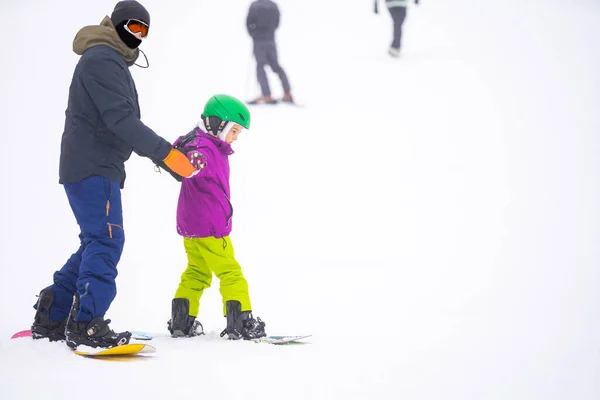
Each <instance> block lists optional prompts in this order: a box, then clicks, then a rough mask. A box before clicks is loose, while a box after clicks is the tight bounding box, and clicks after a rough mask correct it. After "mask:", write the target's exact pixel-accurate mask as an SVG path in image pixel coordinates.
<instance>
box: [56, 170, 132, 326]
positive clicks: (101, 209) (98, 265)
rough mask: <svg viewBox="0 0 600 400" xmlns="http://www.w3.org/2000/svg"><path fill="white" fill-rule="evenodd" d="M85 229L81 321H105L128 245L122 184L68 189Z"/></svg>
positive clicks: (90, 182)
mask: <svg viewBox="0 0 600 400" xmlns="http://www.w3.org/2000/svg"><path fill="white" fill-rule="evenodd" d="M65 188H66V191H67V196H68V197H69V203H70V204H71V208H72V210H73V213H74V214H75V218H76V219H77V223H78V224H79V227H80V228H81V234H82V247H83V252H82V254H81V264H80V267H79V279H78V280H77V292H78V294H79V312H78V314H77V316H76V320H77V321H91V320H92V319H94V318H96V317H100V318H103V317H104V314H105V313H106V311H107V310H108V308H109V307H110V304H111V303H112V301H113V299H114V298H115V296H116V284H115V279H116V277H117V264H118V262H119V260H120V258H121V254H122V252H123V246H124V244H125V232H124V230H123V211H122V208H121V189H120V185H119V182H116V181H111V180H109V179H107V178H104V177H100V176H93V177H90V178H87V179H84V180H83V181H80V182H76V183H72V184H68V185H65Z"/></svg>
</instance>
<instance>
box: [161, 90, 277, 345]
mask: <svg viewBox="0 0 600 400" xmlns="http://www.w3.org/2000/svg"><path fill="white" fill-rule="evenodd" d="M249 128H250V111H249V110H248V107H247V106H246V105H245V104H244V103H242V102H241V101H240V100H238V99H236V98H234V97H232V96H228V95H224V94H217V95H215V96H212V97H211V98H210V99H209V100H208V101H207V103H206V105H205V107H204V111H203V113H202V119H201V120H200V122H198V124H197V126H196V127H195V128H194V129H193V130H192V131H191V132H190V133H188V134H187V135H185V136H181V137H179V138H178V139H177V140H176V141H175V143H174V144H173V147H175V148H177V149H179V150H180V151H182V152H183V153H184V154H187V156H188V158H189V159H190V161H191V162H192V164H194V166H195V167H196V168H197V169H199V170H200V172H199V173H198V174H197V175H195V176H194V177H193V178H190V179H183V181H182V183H181V190H180V193H179V202H178V205H177V232H178V233H179V234H180V235H181V236H183V237H184V239H183V244H184V247H185V252H186V254H187V258H188V265H187V269H186V270H185V271H184V272H183V274H182V275H181V282H180V284H179V287H178V288H177V291H176V292H175V298H174V299H173V300H172V302H171V319H170V320H169V322H168V328H169V331H170V332H171V335H172V336H173V337H190V336H197V335H200V334H202V333H203V328H202V324H200V322H199V321H198V320H196V318H197V316H198V311H199V308H200V297H201V296H202V293H203V291H204V289H206V288H208V287H210V285H211V281H212V274H213V273H214V274H215V275H216V276H217V278H219V281H220V292H221V296H222V298H223V312H224V314H225V316H226V317H227V327H226V328H225V330H224V331H223V332H222V333H221V336H225V334H227V335H228V338H229V339H232V340H238V339H246V340H248V339H254V338H260V337H263V336H266V333H265V323H264V322H262V321H261V320H260V318H257V319H254V318H253V317H252V306H251V304H250V296H249V294H248V283H247V281H246V279H245V278H244V275H243V273H242V269H241V267H240V265H239V264H238V262H237V261H236V259H235V256H234V251H233V245H232V244H231V239H230V238H229V234H230V232H231V217H232V215H233V207H232V205H231V202H230V200H229V193H230V191H229V159H228V157H229V156H230V155H231V154H233V150H232V149H231V144H232V143H233V142H234V141H236V140H237V138H238V135H239V134H240V133H241V132H242V131H243V130H244V129H249Z"/></svg>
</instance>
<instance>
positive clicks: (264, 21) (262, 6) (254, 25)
mask: <svg viewBox="0 0 600 400" xmlns="http://www.w3.org/2000/svg"><path fill="white" fill-rule="evenodd" d="M279 18H280V13H279V7H278V6H277V4H275V3H274V2H273V1H272V0H255V1H254V2H253V3H252V4H251V5H250V9H249V10H248V16H247V18H246V28H247V29H248V33H249V34H250V36H251V37H252V40H253V42H254V57H255V58H256V77H257V79H258V83H259V85H260V90H261V92H262V96H260V97H258V98H256V99H254V100H251V101H249V102H248V103H249V104H275V103H277V100H274V99H273V97H271V89H270V88H269V81H268V78H267V73H266V71H265V66H266V65H268V66H270V67H271V70H272V71H273V72H275V73H276V74H277V75H279V79H280V80H281V85H282V86H283V92H284V94H283V98H282V99H281V101H283V102H285V103H293V102H294V99H293V98H292V93H291V89H290V83H289V81H288V78H287V75H286V73H285V71H284V70H283V68H282V67H281V65H279V61H278V59H277V45H276V43H275V31H276V30H277V28H278V27H279Z"/></svg>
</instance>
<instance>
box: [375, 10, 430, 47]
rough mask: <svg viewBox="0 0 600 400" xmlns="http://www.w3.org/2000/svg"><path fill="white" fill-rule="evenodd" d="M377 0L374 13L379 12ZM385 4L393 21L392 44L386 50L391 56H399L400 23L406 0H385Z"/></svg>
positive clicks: (404, 11)
mask: <svg viewBox="0 0 600 400" xmlns="http://www.w3.org/2000/svg"><path fill="white" fill-rule="evenodd" d="M377 2H378V0H375V13H376V14H377V13H378V12H379V8H378V3H377ZM415 4H417V5H418V4H419V0H415ZM385 5H386V7H387V8H388V10H389V12H390V15H391V16H392V21H393V22H394V33H393V37H392V45H391V46H390V48H389V50H388V54H389V55H390V56H392V57H399V56H400V47H401V45H402V25H403V24H404V20H405V19H406V8H407V7H408V0H385Z"/></svg>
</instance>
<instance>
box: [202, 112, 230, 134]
mask: <svg viewBox="0 0 600 400" xmlns="http://www.w3.org/2000/svg"><path fill="white" fill-rule="evenodd" d="M202 119H203V121H204V125H205V126H206V130H207V131H208V133H209V134H210V135H212V136H215V137H219V134H220V133H221V131H222V130H223V128H224V127H225V125H226V124H227V121H223V120H222V119H221V118H219V117H216V116H214V115H213V116H210V117H205V116H204V115H203V116H202Z"/></svg>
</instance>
